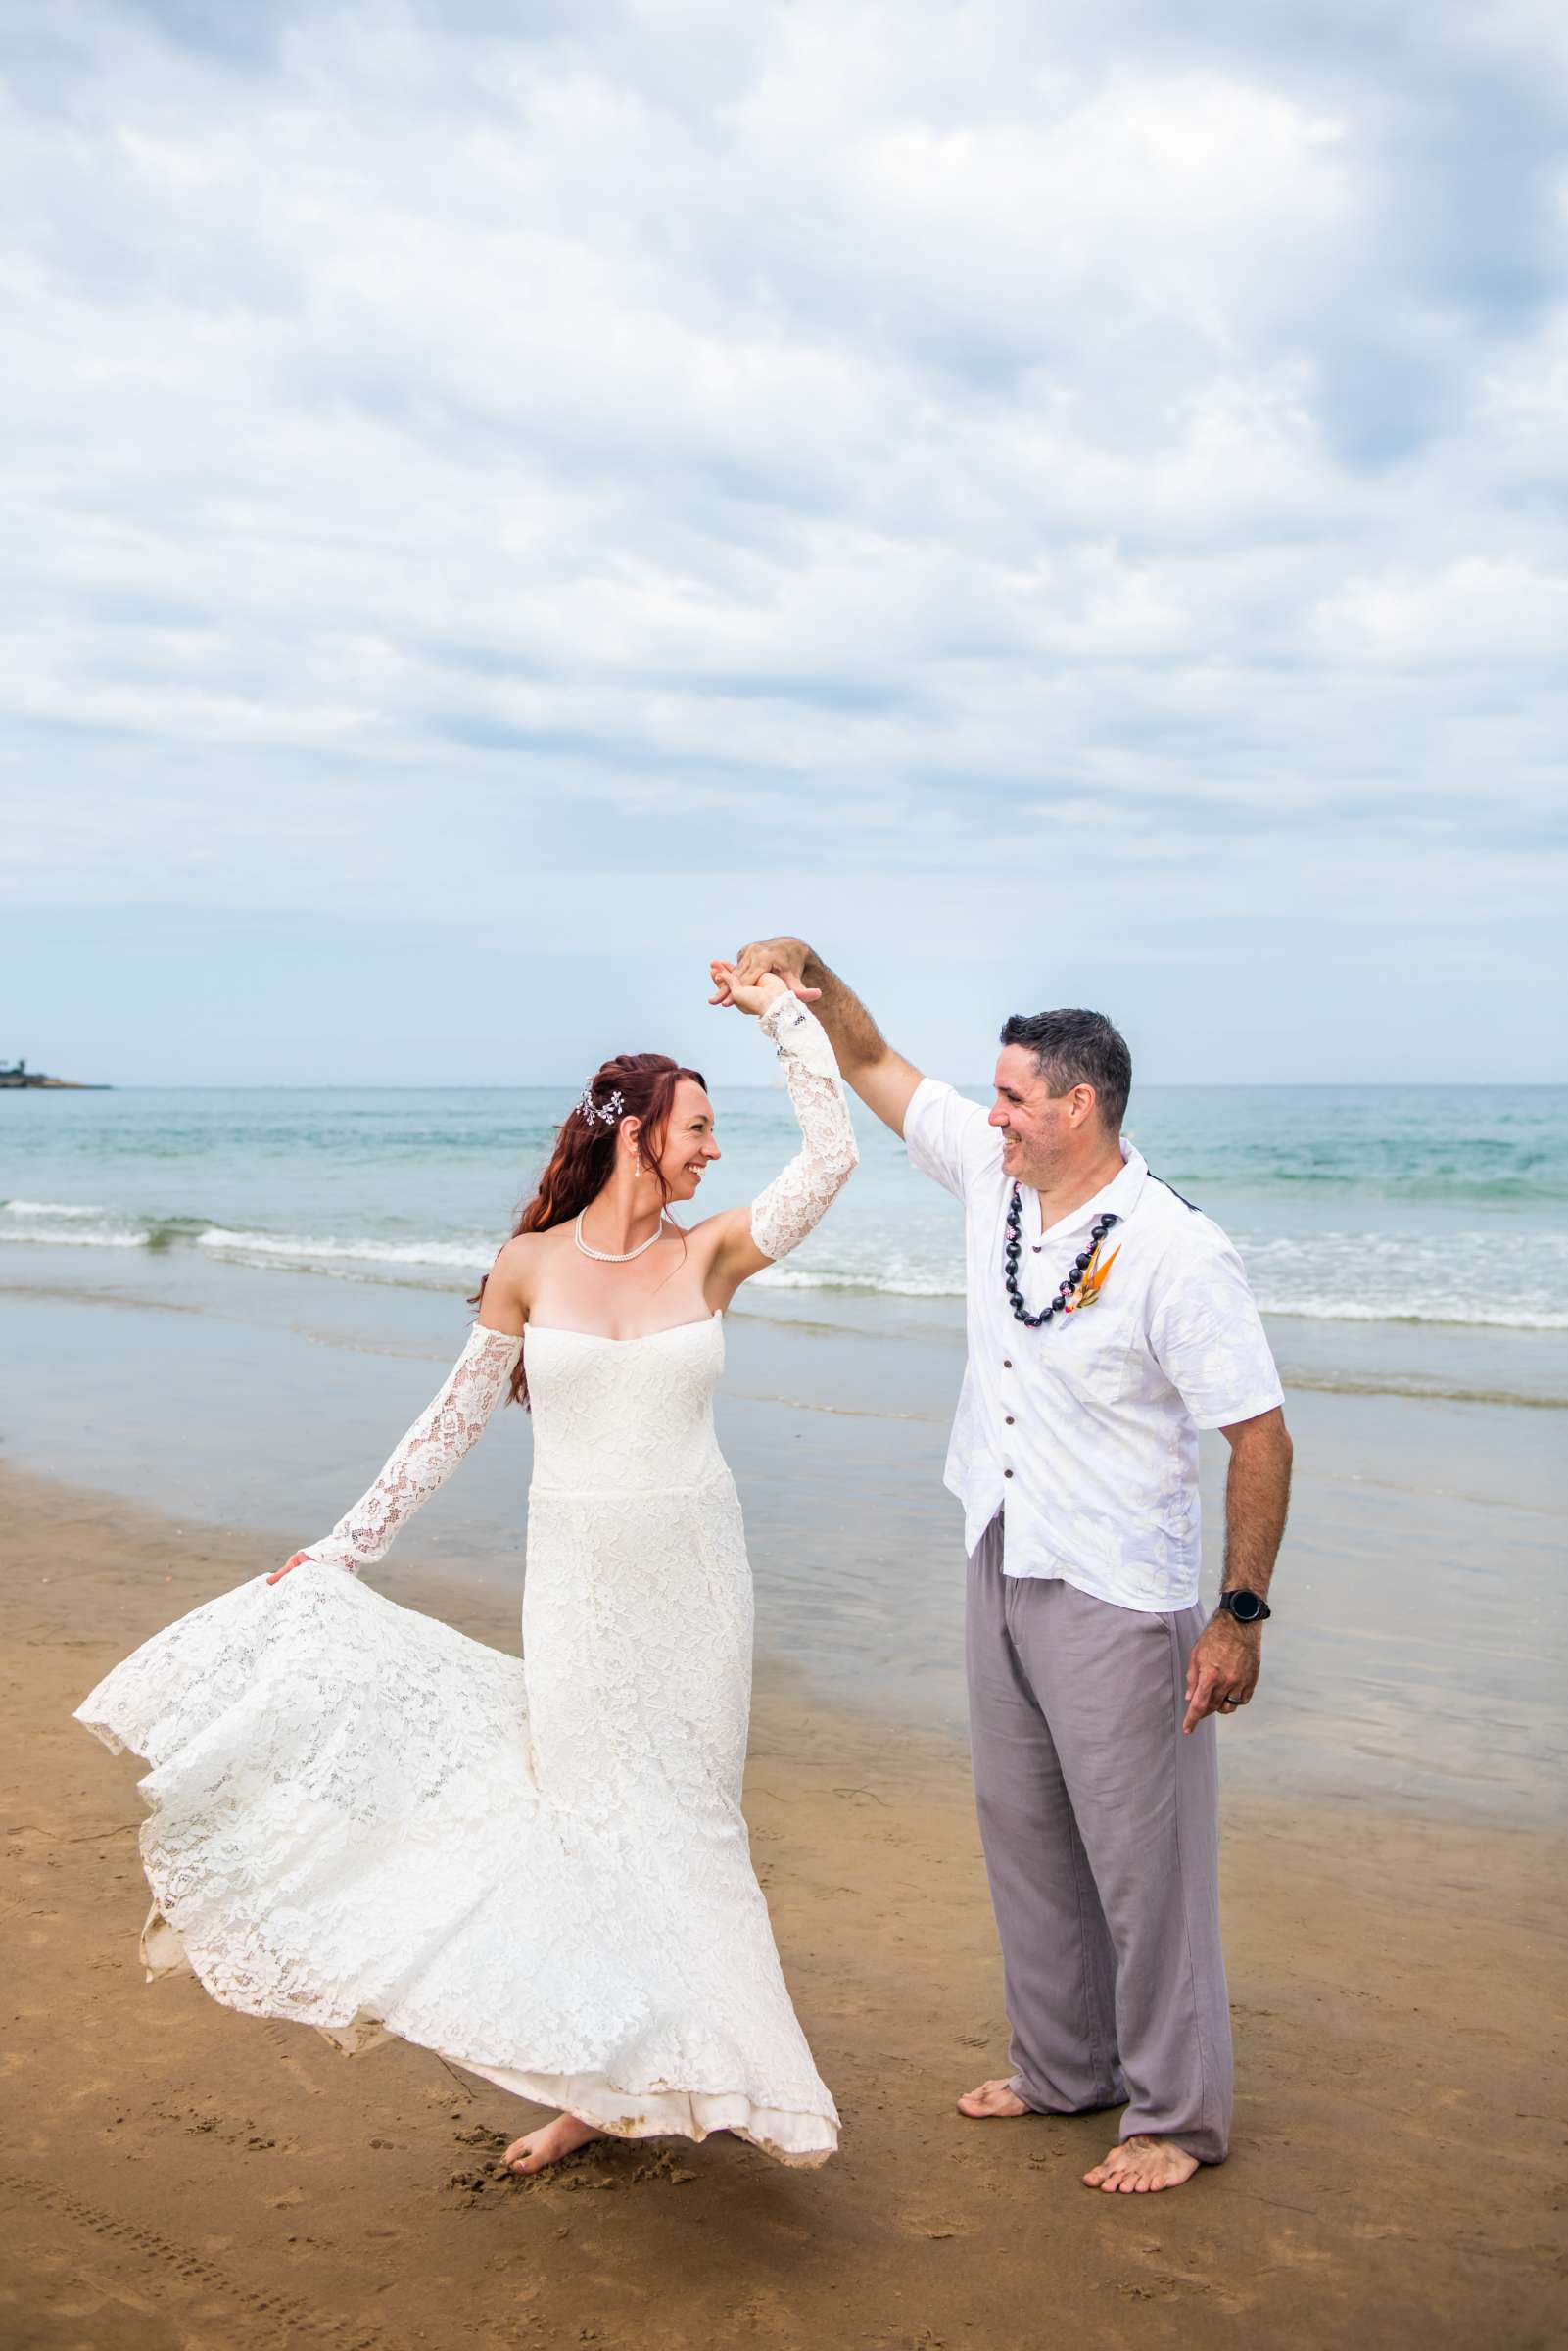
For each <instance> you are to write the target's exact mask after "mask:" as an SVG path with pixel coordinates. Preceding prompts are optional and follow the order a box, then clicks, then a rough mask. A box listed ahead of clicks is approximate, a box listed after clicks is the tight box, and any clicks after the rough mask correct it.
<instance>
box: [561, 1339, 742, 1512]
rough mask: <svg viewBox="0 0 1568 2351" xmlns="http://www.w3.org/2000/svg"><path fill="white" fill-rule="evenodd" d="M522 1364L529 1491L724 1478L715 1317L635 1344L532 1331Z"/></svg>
mask: <svg viewBox="0 0 1568 2351" xmlns="http://www.w3.org/2000/svg"><path fill="white" fill-rule="evenodd" d="M523 1361H524V1364H525V1366H526V1368H527V1372H528V1394H529V1401H530V1403H531V1405H532V1407H533V1415H534V1479H533V1483H534V1490H535V1491H536V1492H550V1491H554V1492H561V1493H593V1494H595V1495H606V1494H614V1493H619V1494H627V1493H660V1492H667V1491H671V1490H674V1489H677V1488H689V1487H692V1486H702V1485H706V1484H708V1483H709V1482H710V1481H711V1480H712V1479H713V1478H715V1477H719V1476H722V1475H723V1474H725V1462H724V1456H723V1455H722V1454H721V1453H720V1451H719V1442H718V1438H717V1437H716V1436H715V1434H714V1428H713V1392H714V1389H715V1388H716V1387H717V1386H718V1384H719V1380H720V1378H721V1377H722V1375H723V1372H724V1318H723V1316H722V1315H710V1316H708V1317H706V1318H705V1319H703V1320H702V1321H700V1322H677V1323H675V1324H674V1325H673V1326H672V1327H671V1328H670V1329H668V1330H655V1331H649V1332H648V1333H647V1334H646V1335H645V1336H644V1337H642V1338H639V1339H607V1338H603V1337H600V1336H599V1335H598V1334H597V1333H596V1332H594V1331H587V1330H556V1329H551V1328H550V1327H549V1325H548V1324H546V1323H531V1324H530V1325H529V1327H528V1329H527V1331H526V1332H525V1333H524V1337H523Z"/></svg>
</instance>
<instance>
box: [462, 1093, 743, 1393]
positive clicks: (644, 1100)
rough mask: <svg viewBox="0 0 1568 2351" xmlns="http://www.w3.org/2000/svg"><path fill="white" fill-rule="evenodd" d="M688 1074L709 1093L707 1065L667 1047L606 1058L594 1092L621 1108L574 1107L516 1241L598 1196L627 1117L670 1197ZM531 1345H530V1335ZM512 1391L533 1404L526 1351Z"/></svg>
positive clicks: (647, 1164)
mask: <svg viewBox="0 0 1568 2351" xmlns="http://www.w3.org/2000/svg"><path fill="white" fill-rule="evenodd" d="M683 1078H689V1079H691V1080H693V1081H694V1082H695V1083H696V1084H697V1085H700V1086H701V1088H702V1090H703V1092H704V1093H706V1092H707V1090H708V1086H707V1080H706V1079H705V1078H704V1077H703V1075H702V1073H701V1071H700V1070H688V1069H683V1068H682V1066H681V1064H680V1063H679V1062H675V1061H672V1060H671V1059H670V1057H669V1055H668V1054H667V1053H621V1054H618V1055H617V1056H616V1058H615V1060H613V1061H606V1062H601V1063H600V1065H599V1067H598V1068H597V1069H596V1070H595V1071H594V1075H593V1077H592V1078H591V1079H590V1080H589V1081H588V1093H589V1098H590V1100H591V1101H592V1102H593V1103H594V1106H595V1108H597V1109H599V1110H602V1109H603V1108H604V1107H605V1105H606V1104H607V1103H608V1101H609V1099H610V1096H611V1095H612V1094H619V1095H620V1097H621V1107H620V1109H619V1110H618V1111H616V1112H615V1114H614V1115H613V1117H611V1118H610V1119H608V1120H605V1119H602V1118H592V1117H590V1115H589V1113H588V1111H587V1110H585V1109H584V1107H583V1105H582V1104H581V1103H577V1104H576V1105H575V1106H574V1107H573V1108H572V1109H571V1110H570V1111H569V1112H568V1113H567V1116H566V1118H565V1119H564V1120H563V1121H562V1123H561V1130H560V1132H559V1134H557V1136H556V1137H555V1147H554V1149H553V1150H552V1151H551V1153H550V1155H549V1158H548V1159H547V1160H546V1163H545V1167H544V1171H543V1173H542V1174H541V1176H540V1178H539V1183H538V1187H537V1189H536V1190H535V1193H534V1196H533V1198H532V1199H531V1200H530V1201H528V1202H527V1203H526V1204H525V1205H524V1207H523V1208H521V1209H520V1210H519V1211H518V1216H517V1222H516V1223H515V1224H514V1225H513V1226H512V1238H513V1240H515V1239H516V1238H517V1235H518V1234H519V1233H520V1232H547V1231H549V1229H550V1227H551V1226H552V1225H555V1224H567V1223H570V1222H571V1220H572V1219H573V1218H574V1217H576V1216H578V1215H580V1214H581V1213H582V1211H583V1210H584V1209H585V1208H587V1207H588V1206H589V1205H590V1203H591V1202H592V1201H594V1200H596V1199H597V1198H598V1196H599V1194H600V1192H601V1191H602V1190H603V1189H604V1186H605V1185H606V1184H607V1183H608V1182H609V1179H610V1174H611V1171H612V1169H613V1168H614V1166H615V1138H616V1135H617V1133H618V1132H619V1130H620V1128H621V1124H622V1122H623V1121H624V1120H626V1119H640V1120H641V1126H640V1128H638V1135H637V1155H638V1158H639V1160H640V1161H641V1164H642V1166H643V1167H644V1168H646V1169H648V1170H649V1171H650V1172H651V1173H652V1174H653V1175H654V1176H658V1179H659V1189H660V1190H661V1191H662V1193H663V1194H664V1197H665V1200H666V1201H668V1199H669V1197H670V1187H669V1185H668V1184H667V1183H666V1182H665V1180H664V1177H663V1176H662V1175H661V1174H660V1173H659V1155H660V1153H661V1152H662V1151H663V1149H664V1141H665V1137H666V1135H667V1134H668V1133H669V1130H670V1113H671V1111H672V1110H673V1109H674V1107H675V1089H676V1087H677V1086H678V1085H679V1084H680V1082H681V1080H682V1079H683ZM484 1295H485V1284H484V1282H481V1283H480V1285H479V1288H478V1289H477V1290H476V1292H475V1293H474V1295H473V1297H472V1298H470V1299H469V1301H468V1303H469V1305H470V1306H477V1305H478V1304H479V1302H480V1300H481V1299H482V1298H483V1297H484ZM524 1347H525V1350H526V1347H527V1340H526V1338H525V1340H524ZM511 1392H512V1401H513V1403H514V1404H521V1405H526V1404H527V1402H528V1374H527V1372H526V1370H525V1369H524V1359H523V1357H522V1356H519V1357H518V1359H517V1368H516V1370H515V1371H514V1372H513V1373H512V1391H511Z"/></svg>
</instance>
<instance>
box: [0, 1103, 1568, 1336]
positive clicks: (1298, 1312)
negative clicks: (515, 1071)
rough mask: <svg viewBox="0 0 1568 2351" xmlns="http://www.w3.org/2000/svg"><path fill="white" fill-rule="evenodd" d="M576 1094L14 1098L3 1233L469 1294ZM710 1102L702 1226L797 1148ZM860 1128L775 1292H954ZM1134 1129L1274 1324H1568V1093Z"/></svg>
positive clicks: (894, 1158)
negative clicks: (715, 1161) (829, 1205)
mask: <svg viewBox="0 0 1568 2351" xmlns="http://www.w3.org/2000/svg"><path fill="white" fill-rule="evenodd" d="M975 1098H976V1099H978V1100H983V1099H986V1097H985V1096H984V1095H983V1094H980V1093H979V1092H976V1096H975ZM569 1101H570V1097H569V1096H568V1095H566V1094H564V1093H562V1092H560V1091H557V1090H555V1089H551V1088H543V1087H542V1088H520V1089H516V1090H501V1089H496V1090H455V1089H454V1090H451V1091H444V1090H441V1089H436V1088H431V1089H423V1090H411V1091H408V1092H392V1091H364V1092H348V1091H341V1092H340V1091H332V1092H316V1091H309V1090H302V1091H298V1092H284V1091H277V1092H274V1091H233V1092H225V1091H165V1090H148V1091H127V1092H121V1093H109V1094H87V1093H83V1094H69V1093H59V1094H55V1093H46V1094H37V1093H26V1092H24V1093H15V1094H9V1095H0V1239H3V1240H4V1241H7V1242H9V1243H11V1244H13V1245H15V1246H18V1247H30V1248H34V1249H72V1250H86V1249H94V1250H117V1251H127V1250H138V1251H143V1252H148V1253H152V1254H156V1255H159V1256H163V1257H166V1258H167V1257H191V1256H194V1258H195V1259H196V1260H197V1261H198V1262H201V1261H206V1262H210V1263H212V1262H217V1261H226V1262H228V1263H230V1264H238V1265H245V1266H248V1267H251V1268H253V1269H256V1270H259V1271H264V1270H266V1269H269V1268H271V1269H276V1270H279V1271H284V1270H288V1271H309V1272H316V1273H320V1274H323V1275H326V1276H336V1277H338V1278H345V1279H353V1280H356V1281H361V1282H363V1281H373V1282H382V1283H393V1284H407V1283H420V1284H424V1285H426V1286H449V1285H450V1284H451V1281H452V1280H453V1278H454V1276H460V1275H467V1274H470V1273H479V1272H482V1271H484V1269H485V1267H486V1266H487V1265H488V1264H489V1263H490V1259H491V1256H492V1255H493V1253H494V1251H495V1249H496V1247H497V1246H498V1244H499V1240H501V1239H502V1238H504V1236H505V1234H506V1233H507V1232H508V1231H509V1230H510V1229H511V1221H512V1213H513V1210H514V1208H515V1206H516V1204H517V1202H518V1200H519V1199H520V1198H521V1197H522V1196H523V1195H524V1194H525V1192H526V1190H527V1188H528V1186H529V1182H530V1178H531V1176H532V1175H533V1173H534V1171H535V1170H536V1169H537V1168H538V1166H539V1164H540V1162H541V1160H542V1159H543V1157H544V1155H545V1153H546V1150H547V1148H548V1145H549V1140H550V1137H551V1134H552V1132H553V1130H554V1128H555V1126H556V1124H557V1123H558V1121H559V1120H560V1119H561V1118H562V1116H563V1115H564V1113H565V1111H566V1110H567V1108H568V1106H569ZM716 1107H717V1110H718V1115H719V1140H720V1142H721V1144H722V1145H723V1147H724V1151H725V1157H724V1160H723V1161H722V1162H721V1164H720V1166H719V1168H718V1169H717V1170H716V1171H715V1173H714V1175H713V1176H712V1177H711V1178H710V1181H709V1184H708V1185H707V1186H706V1187H705V1188H704V1192H703V1196H702V1208H703V1210H704V1211H706V1210H708V1209H710V1208H714V1207H726V1206H729V1205H732V1204H734V1203H735V1202H737V1201H741V1200H745V1199H748V1198H750V1197H751V1196H752V1194H753V1193H754V1192H755V1191H756V1190H757V1189H758V1188H759V1187H760V1186H761V1185H762V1184H763V1183H765V1182H766V1181H767V1180H768V1178H769V1176H771V1175H772V1174H773V1173H774V1172H775V1170H776V1169H777V1168H778V1167H779V1166H780V1165H781V1164H782V1163H783V1161H784V1159H786V1158H787V1157H788V1156H789V1154H790V1152H791V1150H792V1149H793V1147H794V1128H793V1122H792V1119H791V1117H790V1115H789V1106H788V1101H787V1097H786V1096H784V1093H783V1092H782V1090H779V1091H774V1090H769V1089H764V1088H736V1089H733V1090H732V1091H730V1092H727V1093H726V1094H725V1095H724V1096H723V1098H722V1099H721V1100H720V1101H719V1103H718V1104H717V1106H716ZM860 1126H861V1129H862V1146H863V1154H864V1156H863V1160H862V1166H861V1170H860V1173H859V1175H858V1176H857V1177H856V1180H855V1182H854V1183H853V1184H852V1185H851V1187H850V1189H849V1190H848V1192H847V1193H846V1194H845V1195H844V1197H843V1199H842V1200H841V1201H840V1202H839V1204H838V1206H837V1207H836V1208H835V1210H834V1212H833V1214H832V1217H831V1218H830V1219H829V1220H828V1221H827V1223H825V1224H824V1225H823V1226H822V1227H821V1228H820V1230H819V1231H818V1232H817V1233H816V1234H815V1235H814V1236H813V1238H812V1239H811V1241H810V1242H809V1243H808V1244H807V1245H806V1246H805V1247H804V1248H803V1249H802V1250H801V1251H800V1252H799V1253H798V1254H797V1255H796V1256H795V1257H793V1258H792V1259H791V1260H790V1261H789V1263H788V1264H787V1265H786V1266H783V1267H780V1268H779V1269H777V1270H776V1271H773V1272H771V1273H769V1274H767V1275H765V1276H763V1286H764V1287H774V1288H778V1289H796V1290H808V1291H809V1290H830V1291H842V1292H847V1293H853V1294H859V1295H862V1296H868V1297H870V1296H886V1297H895V1298H934V1297H956V1296H958V1295H960V1294H961V1291H962V1252H961V1246H960V1228H959V1219H958V1215H957V1212H956V1209H955V1208H954V1206H953V1204H952V1202H950V1201H949V1200H948V1199H947V1198H946V1196H945V1195H944V1194H943V1193H941V1192H940V1191H939V1190H938V1189H937V1188H936V1187H935V1186H933V1185H930V1184H927V1183H923V1182H920V1181H918V1180H914V1179H912V1178H911V1176H910V1174H909V1171H908V1167H907V1162H906V1160H905V1157H904V1153H903V1149H902V1146H901V1145H900V1144H899V1143H898V1141H897V1140H896V1138H895V1137H893V1136H892V1135H890V1134H888V1133H887V1132H886V1131H885V1130H884V1129H883V1128H881V1127H879V1125H878V1124H877V1123H876V1122H875V1121H872V1120H869V1119H867V1118H865V1117H864V1116H862V1117H861V1119H860ZM1128 1131H1129V1133H1130V1134H1131V1136H1132V1138H1133V1139H1134V1140H1135V1141H1136V1142H1137V1143H1138V1145H1139V1147H1140V1148H1141V1149H1142V1150H1143V1152H1144V1154H1145V1156H1146V1157H1147V1158H1148V1160H1149V1162H1150V1165H1151V1166H1152V1167H1153V1168H1154V1169H1155V1170H1156V1172H1157V1173H1158V1174H1160V1175H1162V1176H1164V1177H1165V1178H1166V1180H1167V1181H1168V1182H1170V1183H1173V1184H1174V1185H1175V1186H1176V1188H1177V1189H1178V1190H1179V1191H1182V1192H1183V1193H1185V1194H1186V1195H1187V1196H1188V1197H1189V1198H1191V1199H1194V1200H1196V1201H1197V1202H1198V1204H1199V1205H1200V1206H1201V1207H1203V1208H1206V1209H1207V1210H1208V1211H1209V1213H1210V1214H1211V1215H1212V1216H1213V1217H1215V1218H1216V1219H1217V1220H1218V1222H1219V1223H1221V1224H1223V1225H1224V1226H1225V1228H1226V1230H1227V1231H1228V1232H1229V1233H1230V1234H1231V1236H1232V1238H1233V1239H1234V1240H1235V1241H1236V1243H1237V1245H1238V1247H1239V1248H1240V1250H1241V1252H1242V1255H1243V1258H1244V1259H1245V1261H1246V1264H1247V1267H1248V1271H1249V1272H1250V1274H1251V1277H1252V1281H1253V1286H1254V1289H1255V1291H1256V1294H1257V1296H1258V1300H1259V1305H1260V1306H1261V1307H1262V1309H1263V1311H1264V1313H1265V1314H1269V1315H1277V1316H1289V1317H1292V1318H1294V1319H1305V1320H1308V1321H1317V1322H1400V1323H1426V1324H1443V1325H1446V1326H1449V1328H1452V1329H1455V1330H1465V1329H1469V1330H1520V1331H1560V1332H1568V1087H1560V1086H1539V1087H1502V1086H1498V1087H1476V1086H1467V1087H1437V1086H1408V1087H1354V1086H1353V1087H1329V1086H1267V1087H1252V1086H1241V1087H1213V1088H1192V1087H1167V1088H1159V1087H1151V1088H1147V1089H1145V1090H1144V1091H1143V1092H1142V1093H1140V1094H1139V1095H1138V1096H1136V1098H1135V1100H1134V1102H1133V1104H1132V1106H1131V1114H1130V1116H1129V1119H1128Z"/></svg>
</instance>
